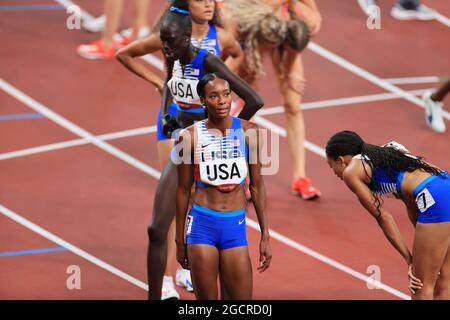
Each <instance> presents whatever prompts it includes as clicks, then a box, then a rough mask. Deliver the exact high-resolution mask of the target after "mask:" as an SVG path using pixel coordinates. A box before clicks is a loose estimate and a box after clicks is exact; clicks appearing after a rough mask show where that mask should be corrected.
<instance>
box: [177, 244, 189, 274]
mask: <svg viewBox="0 0 450 320" xmlns="http://www.w3.org/2000/svg"><path fill="white" fill-rule="evenodd" d="M177 261H178V263H179V264H180V265H181V266H182V267H183V268H184V269H187V270H190V267H189V261H188V258H187V248H186V245H185V244H184V243H177Z"/></svg>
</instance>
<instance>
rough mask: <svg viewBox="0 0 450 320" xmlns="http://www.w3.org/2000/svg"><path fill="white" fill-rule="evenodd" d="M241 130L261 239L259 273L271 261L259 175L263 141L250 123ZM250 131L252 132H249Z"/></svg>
mask: <svg viewBox="0 0 450 320" xmlns="http://www.w3.org/2000/svg"><path fill="white" fill-rule="evenodd" d="M243 123H244V126H243V129H244V130H245V132H246V143H247V145H248V149H249V163H248V167H249V175H250V193H251V195H252V201H253V206H254V207H255V211H256V215H257V217H258V222H259V228H260V230H261V239H260V243H259V266H258V270H259V271H260V272H263V271H265V270H266V269H267V268H268V267H269V265H270V261H271V260H272V250H271V248H270V243H269V220H268V217H267V206H266V187H265V185H264V180H263V177H262V175H261V161H260V150H261V147H262V143H263V140H262V138H261V137H260V133H259V127H258V126H257V125H256V124H253V123H251V122H246V123H245V122H243ZM249 130H251V131H252V132H250V131H249Z"/></svg>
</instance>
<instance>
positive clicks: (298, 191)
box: [292, 177, 322, 200]
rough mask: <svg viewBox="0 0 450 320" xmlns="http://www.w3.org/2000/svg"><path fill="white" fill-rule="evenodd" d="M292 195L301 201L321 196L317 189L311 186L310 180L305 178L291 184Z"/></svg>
mask: <svg viewBox="0 0 450 320" xmlns="http://www.w3.org/2000/svg"><path fill="white" fill-rule="evenodd" d="M292 193H293V194H295V195H298V196H300V197H301V198H302V199H303V200H312V199H316V198H318V197H320V196H321V195H322V193H321V192H320V190H319V189H317V188H315V187H313V186H312V185H311V180H310V179H309V178H307V177H300V178H298V179H297V180H295V181H294V182H293V183H292Z"/></svg>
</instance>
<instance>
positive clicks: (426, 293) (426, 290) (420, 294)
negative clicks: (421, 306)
mask: <svg viewBox="0 0 450 320" xmlns="http://www.w3.org/2000/svg"><path fill="white" fill-rule="evenodd" d="M433 298H434V286H433V285H427V284H424V286H423V287H422V289H420V290H417V291H416V293H415V295H414V296H413V299H415V300H433Z"/></svg>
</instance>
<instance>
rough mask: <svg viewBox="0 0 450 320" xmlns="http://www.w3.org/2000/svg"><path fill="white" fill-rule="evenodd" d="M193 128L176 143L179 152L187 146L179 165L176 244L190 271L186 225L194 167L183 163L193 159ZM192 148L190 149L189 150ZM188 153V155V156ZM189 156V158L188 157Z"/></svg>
mask: <svg viewBox="0 0 450 320" xmlns="http://www.w3.org/2000/svg"><path fill="white" fill-rule="evenodd" d="M193 129H194V128H193V127H190V128H189V129H186V130H183V131H182V133H181V134H180V138H179V140H178V141H177V143H176V146H178V148H177V150H179V148H180V147H181V146H187V148H183V149H182V150H181V151H180V153H179V156H180V158H178V160H179V164H177V170H178V185H177V195H176V210H177V211H176V216H175V221H176V222H175V224H176V238H175V241H176V244H177V261H178V262H179V263H180V265H181V266H182V267H183V268H185V269H189V263H188V261H187V254H186V243H185V234H184V231H185V224H186V214H187V211H188V206H189V197H190V195H191V187H192V184H193V183H194V170H193V167H192V163H190V161H183V159H185V158H187V159H191V158H192V157H191V156H190V155H191V153H192V152H193V150H194V149H193V139H191V137H193V133H194V131H193ZM189 147H190V148H189ZM186 153H188V154H187V155H186ZM186 156H187V157H186Z"/></svg>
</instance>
